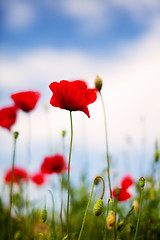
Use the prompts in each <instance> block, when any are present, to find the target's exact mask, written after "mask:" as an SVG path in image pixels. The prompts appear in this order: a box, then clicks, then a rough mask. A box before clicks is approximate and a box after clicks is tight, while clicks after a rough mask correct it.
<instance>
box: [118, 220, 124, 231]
mask: <svg viewBox="0 0 160 240" xmlns="http://www.w3.org/2000/svg"><path fill="white" fill-rule="evenodd" d="M123 224H124V222H123V221H120V222H119V223H118V226H117V227H118V231H119V230H120V229H121V228H122V226H123Z"/></svg>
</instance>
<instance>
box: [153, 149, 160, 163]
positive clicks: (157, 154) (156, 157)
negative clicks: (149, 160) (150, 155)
mask: <svg viewBox="0 0 160 240" xmlns="http://www.w3.org/2000/svg"><path fill="white" fill-rule="evenodd" d="M154 160H155V162H158V160H159V151H158V149H156V151H155V154H154Z"/></svg>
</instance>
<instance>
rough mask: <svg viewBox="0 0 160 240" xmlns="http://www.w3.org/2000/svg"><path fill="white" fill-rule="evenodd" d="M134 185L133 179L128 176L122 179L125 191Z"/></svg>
mask: <svg viewBox="0 0 160 240" xmlns="http://www.w3.org/2000/svg"><path fill="white" fill-rule="evenodd" d="M133 183H134V181H133V179H132V178H131V177H130V176H129V175H128V176H125V177H124V178H123V179H122V182H121V186H122V188H123V189H127V188H129V187H130V186H131V185H132V184H133Z"/></svg>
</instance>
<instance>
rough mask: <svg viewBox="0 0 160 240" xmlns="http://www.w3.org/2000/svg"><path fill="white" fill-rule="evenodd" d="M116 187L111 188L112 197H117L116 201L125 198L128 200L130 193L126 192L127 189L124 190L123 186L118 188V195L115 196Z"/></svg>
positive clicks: (124, 199)
mask: <svg viewBox="0 0 160 240" xmlns="http://www.w3.org/2000/svg"><path fill="white" fill-rule="evenodd" d="M116 189H117V188H115V189H114V190H113V197H114V198H117V199H118V201H120V202H121V201H126V200H128V199H129V198H130V197H131V195H130V193H128V192H127V191H126V189H124V188H119V195H118V196H117V194H116Z"/></svg>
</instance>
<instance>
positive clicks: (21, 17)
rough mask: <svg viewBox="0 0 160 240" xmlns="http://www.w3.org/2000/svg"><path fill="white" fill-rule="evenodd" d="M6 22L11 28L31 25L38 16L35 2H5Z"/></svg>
mask: <svg viewBox="0 0 160 240" xmlns="http://www.w3.org/2000/svg"><path fill="white" fill-rule="evenodd" d="M5 4H6V5H4V6H5V24H6V26H7V27H8V28H11V29H14V30H15V29H22V28H24V27H28V26H30V25H31V24H32V23H33V21H34V20H35V18H36V12H35V8H34V6H33V4H31V3H28V2H27V1H17V0H16V1H9V2H8V3H5Z"/></svg>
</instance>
